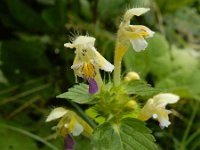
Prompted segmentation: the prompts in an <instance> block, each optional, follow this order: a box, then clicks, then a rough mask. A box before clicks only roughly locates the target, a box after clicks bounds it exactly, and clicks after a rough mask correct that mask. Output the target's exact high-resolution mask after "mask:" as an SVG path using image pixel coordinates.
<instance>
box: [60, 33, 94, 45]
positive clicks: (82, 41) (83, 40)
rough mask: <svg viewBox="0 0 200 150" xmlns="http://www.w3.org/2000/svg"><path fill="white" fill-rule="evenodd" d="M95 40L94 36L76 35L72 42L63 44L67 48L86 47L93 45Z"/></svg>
mask: <svg viewBox="0 0 200 150" xmlns="http://www.w3.org/2000/svg"><path fill="white" fill-rule="evenodd" d="M95 40H96V39H95V38H94V37H90V36H78V37H77V38H76V39H75V40H74V41H73V42H72V43H65V44H64V46H65V47H69V48H78V47H82V48H83V47H85V48H86V47H90V46H94V42H95Z"/></svg>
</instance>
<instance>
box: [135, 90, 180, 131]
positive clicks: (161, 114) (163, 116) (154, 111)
mask: <svg viewBox="0 0 200 150" xmlns="http://www.w3.org/2000/svg"><path fill="white" fill-rule="evenodd" d="M178 100H179V96H177V95H174V94H171V93H163V94H158V95H156V96H154V97H153V98H150V99H149V100H148V101H147V103H146V104H145V105H144V107H143V108H142V110H141V112H140V114H139V116H138V118H139V119H140V120H143V121H146V120H148V119H150V118H151V117H153V118H154V119H158V121H159V123H160V127H161V128H164V127H168V126H169V125H170V124H171V123H170V121H169V117H168V114H170V113H171V111H170V110H167V109H165V107H166V105H167V104H173V103H176V102H177V101H178Z"/></svg>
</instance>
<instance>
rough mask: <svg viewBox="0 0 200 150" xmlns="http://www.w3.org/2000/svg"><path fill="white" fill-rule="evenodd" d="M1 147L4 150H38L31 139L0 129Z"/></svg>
mask: <svg viewBox="0 0 200 150" xmlns="http://www.w3.org/2000/svg"><path fill="white" fill-rule="evenodd" d="M0 135H1V138H0V145H1V149H2V150H12V149H13V150H25V149H27V150H37V149H38V148H37V145H36V143H35V142H34V140H32V139H31V138H27V137H26V136H24V135H22V134H20V133H17V132H15V131H10V130H9V129H5V128H2V127H1V128H0Z"/></svg>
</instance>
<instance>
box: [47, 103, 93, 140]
mask: <svg viewBox="0 0 200 150" xmlns="http://www.w3.org/2000/svg"><path fill="white" fill-rule="evenodd" d="M59 118H61V119H60V121H59V122H58V124H57V126H56V129H57V131H58V132H59V133H60V134H61V135H62V136H63V137H66V136H67V135H68V134H72V135H73V136H78V135H80V134H83V135H85V136H87V137H89V136H91V134H92V128H91V127H90V126H89V125H88V124H87V123H86V122H85V121H84V120H83V119H81V118H80V117H79V116H78V115H77V114H76V113H75V112H73V111H71V110H67V109H65V108H63V107H58V108H55V109H53V110H52V111H51V113H50V114H49V116H48V117H47V119H46V122H49V121H53V120H56V119H59Z"/></svg>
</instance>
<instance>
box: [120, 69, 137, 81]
mask: <svg viewBox="0 0 200 150" xmlns="http://www.w3.org/2000/svg"><path fill="white" fill-rule="evenodd" d="M132 80H140V76H139V74H138V73H137V72H134V71H132V72H129V73H127V75H126V76H125V77H124V81H132Z"/></svg>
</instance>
